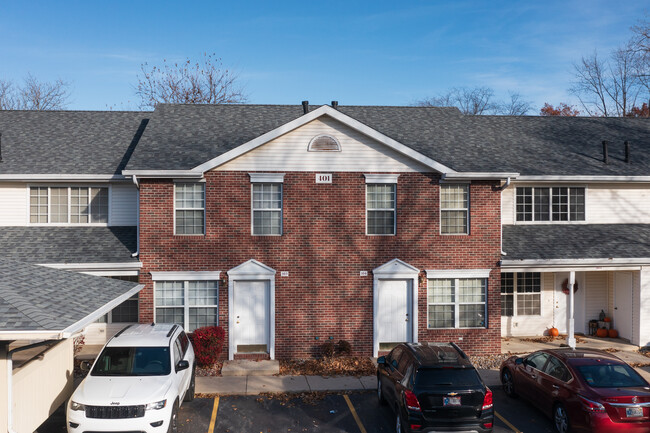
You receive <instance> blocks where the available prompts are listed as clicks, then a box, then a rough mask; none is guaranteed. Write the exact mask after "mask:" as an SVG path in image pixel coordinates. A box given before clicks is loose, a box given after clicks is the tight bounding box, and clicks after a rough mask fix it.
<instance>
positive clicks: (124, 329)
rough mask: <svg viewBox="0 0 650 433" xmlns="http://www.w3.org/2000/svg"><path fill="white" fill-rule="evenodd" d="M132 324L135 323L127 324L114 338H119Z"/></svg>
mask: <svg viewBox="0 0 650 433" xmlns="http://www.w3.org/2000/svg"><path fill="white" fill-rule="evenodd" d="M131 326H133V325H128V326H125V327H124V328H122V329H121V330H120V331H118V333H117V334H115V335H113V338H117V337H119V336H120V335H122V332H124V331H126V330H127V329H129V328H130V327H131Z"/></svg>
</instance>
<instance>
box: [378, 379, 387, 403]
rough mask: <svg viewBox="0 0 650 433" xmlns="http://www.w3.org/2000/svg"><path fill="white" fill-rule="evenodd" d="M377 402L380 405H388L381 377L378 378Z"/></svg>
mask: <svg viewBox="0 0 650 433" xmlns="http://www.w3.org/2000/svg"><path fill="white" fill-rule="evenodd" d="M377 400H379V404H386V399H385V398H384V392H383V391H382V389H381V377H377Z"/></svg>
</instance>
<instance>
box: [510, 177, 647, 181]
mask: <svg viewBox="0 0 650 433" xmlns="http://www.w3.org/2000/svg"><path fill="white" fill-rule="evenodd" d="M517 181H518V182H590V183H599V182H603V183H611V182H650V176H519V177H518V178H517Z"/></svg>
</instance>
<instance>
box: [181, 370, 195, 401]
mask: <svg viewBox="0 0 650 433" xmlns="http://www.w3.org/2000/svg"><path fill="white" fill-rule="evenodd" d="M195 389H196V366H193V367H192V377H191V378H190V386H188V387H187V391H185V397H183V401H185V402H190V401H192V400H194V390H195Z"/></svg>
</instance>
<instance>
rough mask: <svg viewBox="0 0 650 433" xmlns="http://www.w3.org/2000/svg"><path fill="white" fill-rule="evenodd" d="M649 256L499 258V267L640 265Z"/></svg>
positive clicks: (648, 259)
mask: <svg viewBox="0 0 650 433" xmlns="http://www.w3.org/2000/svg"><path fill="white" fill-rule="evenodd" d="M649 264H650V257H641V258H609V259H547V260H543V259H539V260H537V259H530V260H501V268H504V269H505V268H507V269H510V268H530V267H535V268H557V267H571V268H574V269H575V268H582V267H594V266H595V267H603V266H615V267H617V266H642V265H649Z"/></svg>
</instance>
